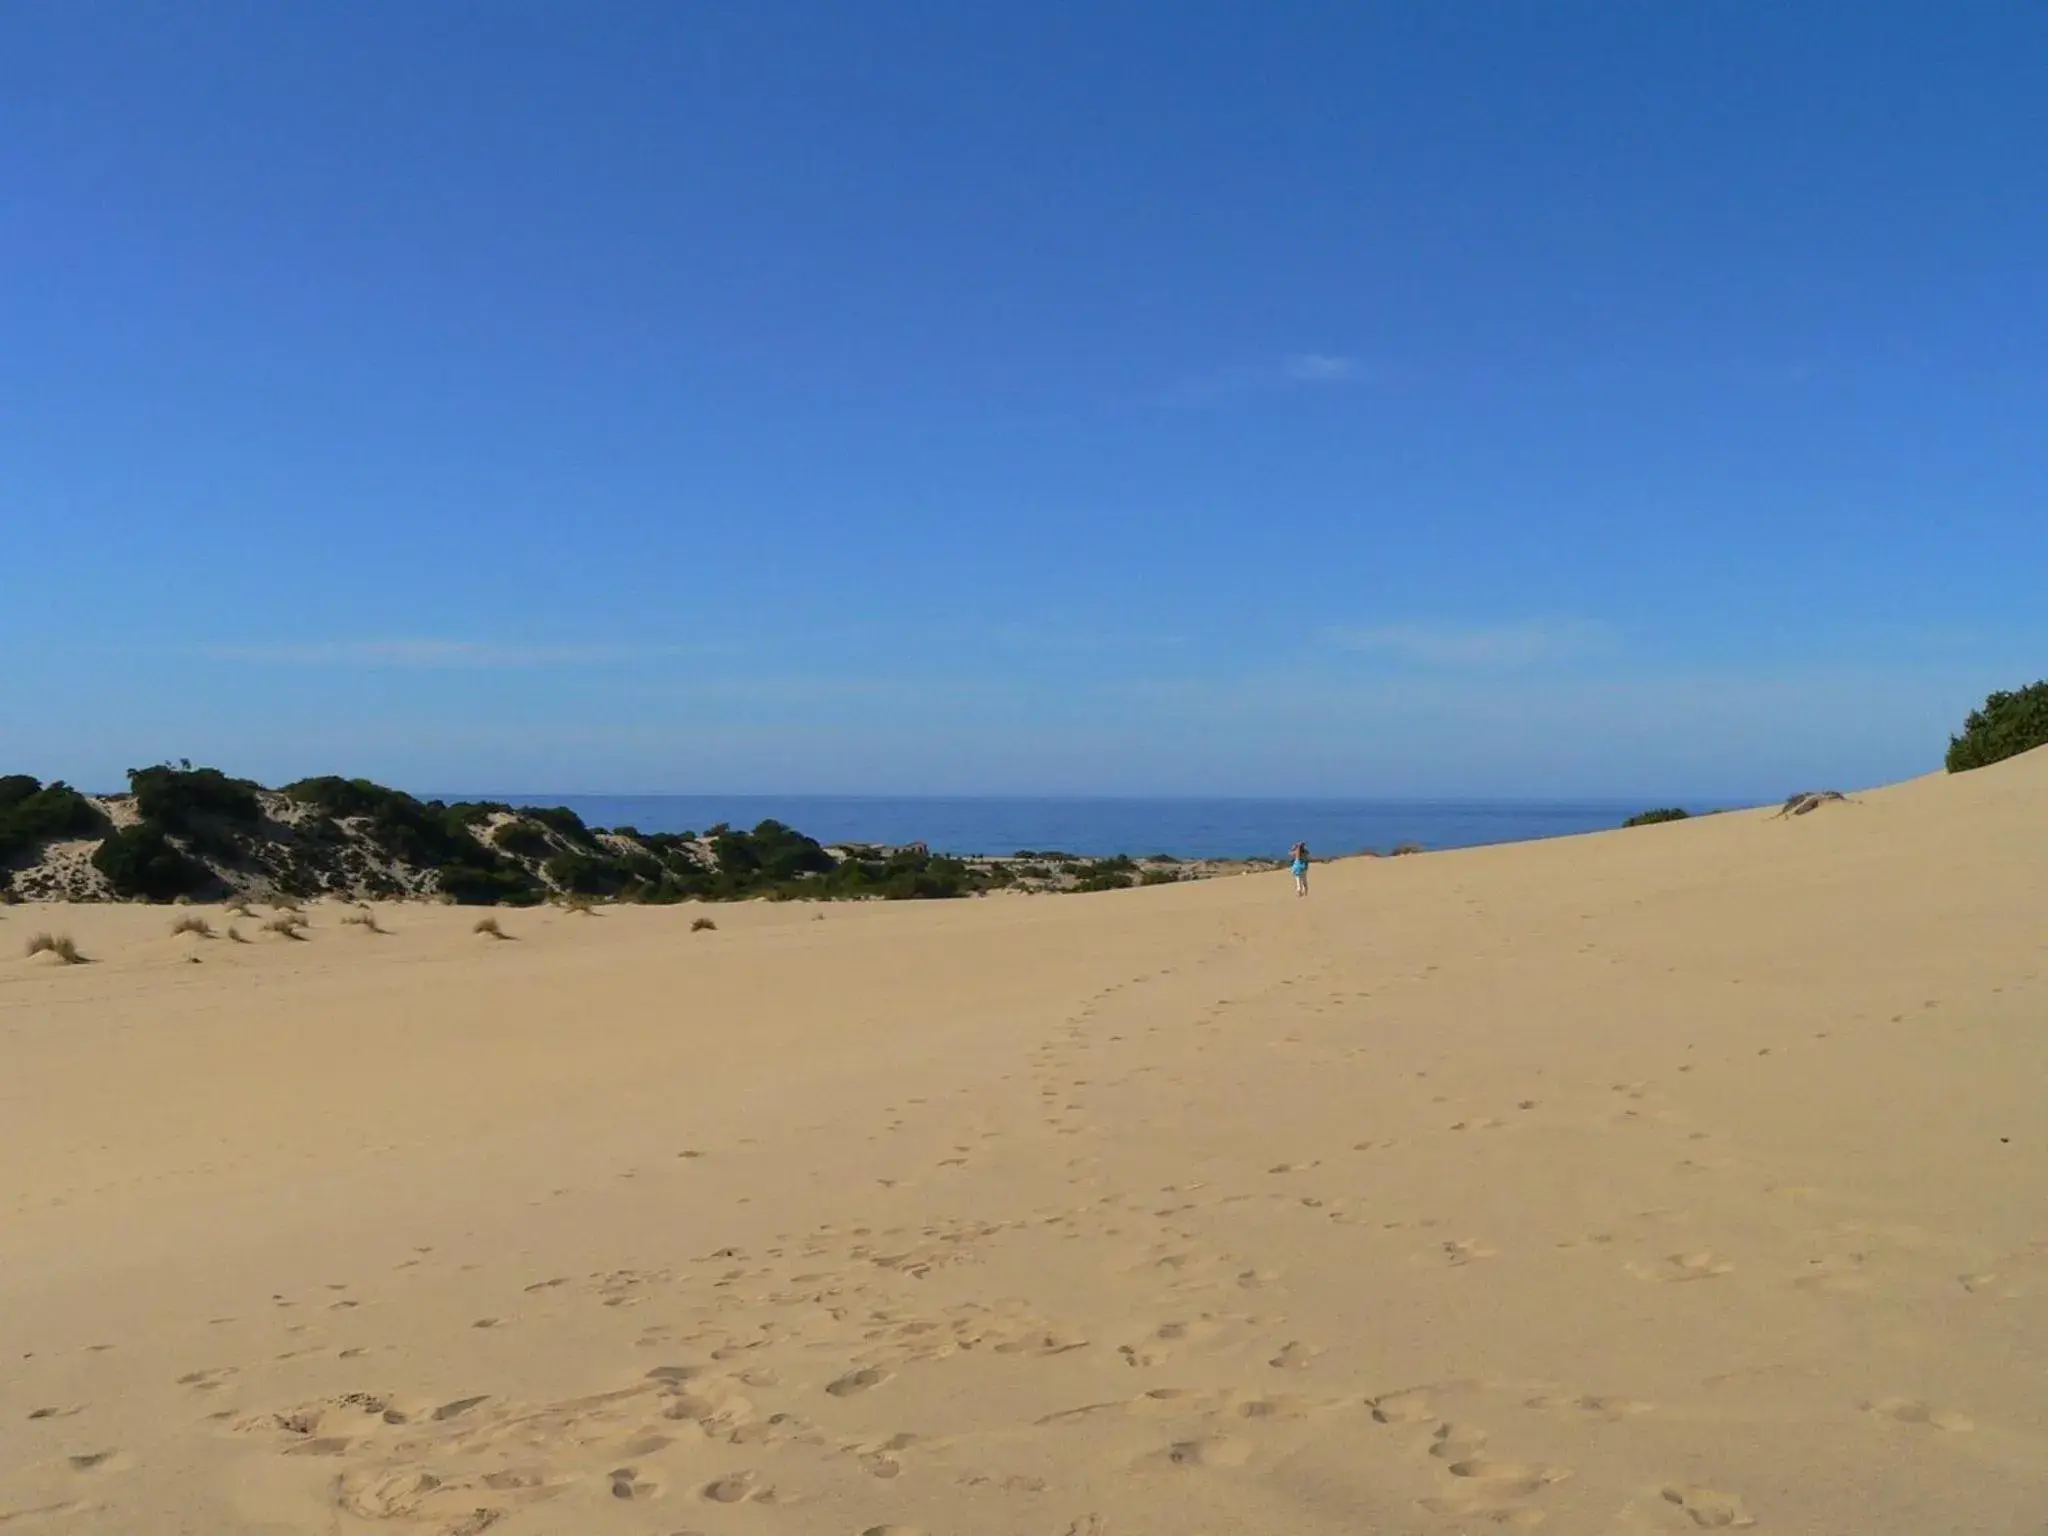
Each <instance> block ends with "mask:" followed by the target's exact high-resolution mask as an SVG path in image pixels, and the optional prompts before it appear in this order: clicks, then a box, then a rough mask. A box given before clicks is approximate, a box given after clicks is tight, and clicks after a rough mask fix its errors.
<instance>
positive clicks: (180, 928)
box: [171, 912, 213, 939]
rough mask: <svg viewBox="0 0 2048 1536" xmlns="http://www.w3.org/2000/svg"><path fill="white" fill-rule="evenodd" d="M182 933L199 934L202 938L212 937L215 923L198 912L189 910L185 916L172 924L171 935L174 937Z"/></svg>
mask: <svg viewBox="0 0 2048 1536" xmlns="http://www.w3.org/2000/svg"><path fill="white" fill-rule="evenodd" d="M181 933H192V934H197V935H198V936H199V937H200V938H202V939H210V938H212V937H213V924H211V923H209V922H208V921H207V920H206V919H205V918H203V917H201V916H200V915H199V914H198V913H197V912H188V913H187V914H186V915H185V916H183V917H181V918H179V919H178V920H177V921H176V922H175V923H173V924H171V936H172V937H173V938H175V937H177V935H179V934H181Z"/></svg>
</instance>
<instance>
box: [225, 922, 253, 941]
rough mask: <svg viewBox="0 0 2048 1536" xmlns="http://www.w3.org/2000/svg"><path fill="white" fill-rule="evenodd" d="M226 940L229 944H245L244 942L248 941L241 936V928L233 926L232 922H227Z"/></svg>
mask: <svg viewBox="0 0 2048 1536" xmlns="http://www.w3.org/2000/svg"><path fill="white" fill-rule="evenodd" d="M228 942H229V943H231V944H246V943H248V942H249V941H248V940H247V939H245V938H243V937H242V930H241V929H239V928H237V927H236V926H235V925H234V924H233V923H229V924H228Z"/></svg>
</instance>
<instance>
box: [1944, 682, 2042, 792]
mask: <svg viewBox="0 0 2048 1536" xmlns="http://www.w3.org/2000/svg"><path fill="white" fill-rule="evenodd" d="M2039 746H2048V679H2043V680H2042V681H2040V682H2038V683H2033V684H2030V685H2029V686H2027V687H2025V688H2022V689H2020V690H2019V691H2018V692H2016V693H1994V694H1992V695H1991V697H1990V698H1988V699H1986V700H1985V701H1984V707H1983V708H1981V709H1973V710H1971V711H1970V718H1969V719H1967V720H1965V721H1964V722H1963V729H1962V734H1961V735H1959V736H1951V737H1950V738H1949V742H1948V771H1949V772H1950V773H1963V772H1966V771H1967V770H1969V769H1971V768H1984V767H1988V766H1989V765H1990V764H1992V763H1997V762H2003V761H2004V760H2005V759H2006V758H2008V757H2017V756H2019V755H2020V753H2022V752H2031V751H2032V750H2033V749H2034V748H2036V747H2039Z"/></svg>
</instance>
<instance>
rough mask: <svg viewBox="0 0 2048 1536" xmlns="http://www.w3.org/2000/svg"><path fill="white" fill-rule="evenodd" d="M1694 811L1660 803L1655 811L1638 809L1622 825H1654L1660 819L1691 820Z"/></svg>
mask: <svg viewBox="0 0 2048 1536" xmlns="http://www.w3.org/2000/svg"><path fill="white" fill-rule="evenodd" d="M1691 818H1692V812H1691V811H1688V810H1685V809H1683V808H1682V807H1680V806H1676V805H1660V806H1659V807H1657V809H1656V810H1654V811H1638V812H1637V813H1636V814H1635V815H1633V816H1631V817H1629V819H1628V820H1627V821H1624V822H1623V823H1622V825H1623V826H1624V827H1654V826H1655V825H1657V823H1658V822H1660V821H1689V820H1691Z"/></svg>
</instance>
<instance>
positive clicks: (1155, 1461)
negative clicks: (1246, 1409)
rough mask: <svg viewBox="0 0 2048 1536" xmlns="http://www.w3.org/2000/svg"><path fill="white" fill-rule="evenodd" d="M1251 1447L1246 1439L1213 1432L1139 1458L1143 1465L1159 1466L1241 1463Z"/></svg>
mask: <svg viewBox="0 0 2048 1536" xmlns="http://www.w3.org/2000/svg"><path fill="white" fill-rule="evenodd" d="M1251 1455H1252V1448H1251V1445H1250V1444H1249V1443H1248V1442H1247V1441H1243V1440H1238V1439H1233V1438H1232V1437H1230V1436H1228V1435H1212V1436H1209V1437H1206V1438H1204V1439H1200V1440H1176V1441H1175V1442H1174V1443H1173V1444H1172V1445H1169V1446H1167V1447H1166V1448H1165V1449H1164V1450H1162V1451H1155V1452H1153V1453H1152V1454H1151V1455H1150V1456H1147V1457H1144V1458H1143V1459H1142V1460H1141V1461H1140V1463H1139V1464H1140V1465H1141V1466H1156V1467H1191V1468H1192V1467H1202V1468H1211V1469H1213V1468H1218V1467H1226V1468H1227V1467H1241V1466H1243V1465H1244V1464H1245V1463H1246V1462H1247V1461H1249V1460H1251Z"/></svg>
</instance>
